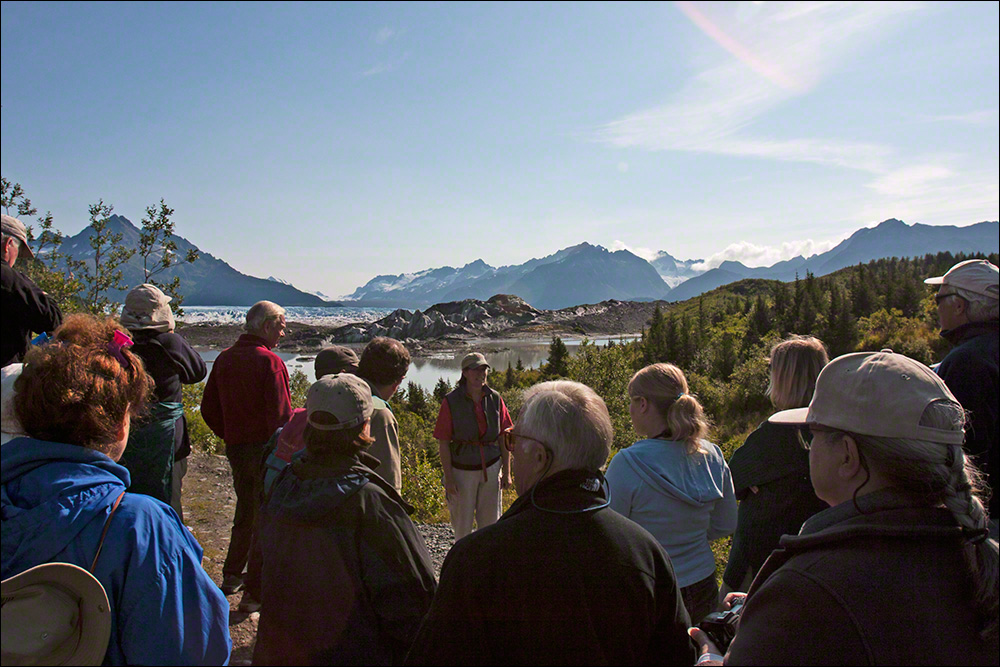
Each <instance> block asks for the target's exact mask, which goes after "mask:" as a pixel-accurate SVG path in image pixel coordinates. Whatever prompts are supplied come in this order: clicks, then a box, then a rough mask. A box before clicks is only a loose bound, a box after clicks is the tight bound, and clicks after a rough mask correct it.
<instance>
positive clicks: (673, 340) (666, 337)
mask: <svg viewBox="0 0 1000 667" xmlns="http://www.w3.org/2000/svg"><path fill="white" fill-rule="evenodd" d="M664 329H665V331H664V334H663V358H664V359H665V360H666V361H671V360H674V359H676V358H677V349H678V347H679V344H678V340H677V317H676V316H675V315H674V313H673V311H671V312H670V314H669V315H667V321H666V323H665V325H664Z"/></svg>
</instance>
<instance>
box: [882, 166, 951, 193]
mask: <svg viewBox="0 0 1000 667" xmlns="http://www.w3.org/2000/svg"><path fill="white" fill-rule="evenodd" d="M952 175H953V173H952V171H951V170H950V169H948V168H947V167H944V166H941V165H937V164H918V165H913V166H909V167H903V168H901V169H895V170H893V171H890V172H887V173H885V174H883V175H882V176H880V177H879V178H877V179H875V180H874V181H872V182H871V183H869V184H868V187H870V188H871V189H873V190H875V191H876V192H878V193H880V194H883V195H890V196H896V197H900V196H908V195H911V194H913V193H917V192H921V191H925V190H926V189H927V187H928V185H930V184H931V183H932V182H934V181H942V180H944V179H947V178H949V177H951V176H952Z"/></svg>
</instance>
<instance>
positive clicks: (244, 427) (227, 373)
mask: <svg viewBox="0 0 1000 667" xmlns="http://www.w3.org/2000/svg"><path fill="white" fill-rule="evenodd" d="M246 329H247V332H246V333H245V334H243V335H242V336H240V337H239V340H237V341H236V344H235V345H233V346H232V347H230V348H228V349H226V350H223V351H222V353H221V354H219V356H218V358H216V360H215V363H213V364H212V372H211V374H210V375H209V376H208V384H207V385H206V386H205V394H204V396H203V397H202V400H201V415H202V417H204V418H205V423H206V424H208V427H209V428H210V429H212V431H213V432H214V433H215V434H216V435H217V436H219V437H220V438H222V440H223V441H224V442H225V443H226V457H227V458H228V459H229V465H230V466H231V467H232V469H233V486H234V487H235V488H236V516H235V517H233V533H232V539H231V540H230V542H229V553H228V554H227V555H226V562H225V564H224V565H223V566H222V591H223V592H224V593H225V594H226V595H232V594H233V593H236V592H237V591H239V590H240V589H241V588H243V568H244V567H245V566H246V564H247V556H248V554H249V551H250V543H251V541H252V538H253V528H254V523H255V520H256V519H255V517H256V514H257V498H256V486H257V485H256V482H257V479H258V477H259V476H260V475H259V468H260V463H261V458H262V457H263V453H264V445H265V443H266V442H267V441H268V439H269V438H270V437H271V434H272V433H274V431H275V430H276V429H277V428H278V427H279V426H282V425H284V424H285V423H286V422H287V421H288V419H289V418H290V417H291V415H292V401H291V394H290V392H289V389H288V369H287V368H286V367H285V362H283V361H282V360H281V357H279V356H278V355H276V354H275V353H274V352H272V351H271V348H273V347H274V346H275V345H277V344H278V341H279V340H281V338H282V336H284V335H285V309H284V308H282V307H281V306H279V305H278V304H276V303H272V302H270V301H258V302H257V303H255V304H254V305H253V306H252V307H251V308H250V310H248V311H247V324H246Z"/></svg>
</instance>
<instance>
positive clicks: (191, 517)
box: [181, 453, 260, 665]
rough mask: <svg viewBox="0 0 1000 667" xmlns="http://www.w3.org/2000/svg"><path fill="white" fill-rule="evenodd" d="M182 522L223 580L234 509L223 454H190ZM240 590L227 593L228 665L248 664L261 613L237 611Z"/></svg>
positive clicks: (219, 580)
mask: <svg viewBox="0 0 1000 667" xmlns="http://www.w3.org/2000/svg"><path fill="white" fill-rule="evenodd" d="M181 502H182V504H183V506H184V523H186V524H187V525H188V527H189V528H191V532H192V533H194V536H195V538H196V539H197V540H198V542H199V543H200V544H201V548H202V549H203V550H204V552H205V555H204V557H203V558H202V561H201V564H202V567H204V568H205V571H206V572H208V574H209V576H210V577H212V580H213V581H215V583H217V584H219V583H222V564H223V562H224V561H225V560H226V550H227V549H228V548H229V535H230V530H231V529H232V527H233V514H234V513H235V512H236V492H235V491H234V490H233V475H232V472H231V471H230V469H229V462H228V461H227V460H226V457H224V456H215V455H212V454H201V453H193V454H192V455H191V457H190V458H189V459H188V471H187V475H185V477H184V494H183V496H182V498H181ZM241 595H242V593H236V594H235V595H230V596H229V634H230V636H231V637H232V639H233V654H232V657H231V658H230V661H229V664H231V665H249V664H250V659H251V658H252V657H253V645H254V641H255V640H256V637H257V621H258V619H259V618H260V614H257V613H253V614H243V613H240V612H238V611H237V610H236V607H237V605H239V602H240V596H241Z"/></svg>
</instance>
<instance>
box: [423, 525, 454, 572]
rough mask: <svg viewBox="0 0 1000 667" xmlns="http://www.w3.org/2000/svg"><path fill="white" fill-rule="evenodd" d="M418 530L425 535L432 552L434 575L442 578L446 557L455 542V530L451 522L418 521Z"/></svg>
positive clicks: (428, 547)
mask: <svg viewBox="0 0 1000 667" xmlns="http://www.w3.org/2000/svg"><path fill="white" fill-rule="evenodd" d="M417 530H419V531H420V534H421V535H423V536H424V543H425V544H427V551H429V552H430V554H431V562H432V563H434V576H435V577H436V578H440V577H441V564H442V563H444V557H445V556H447V555H448V551H449V550H451V545H453V544H455V532H454V531H453V530H452V529H451V524H447V523H418V524H417Z"/></svg>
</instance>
